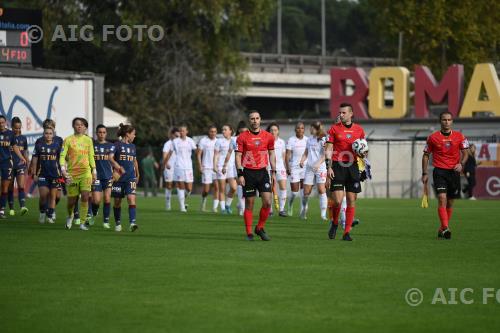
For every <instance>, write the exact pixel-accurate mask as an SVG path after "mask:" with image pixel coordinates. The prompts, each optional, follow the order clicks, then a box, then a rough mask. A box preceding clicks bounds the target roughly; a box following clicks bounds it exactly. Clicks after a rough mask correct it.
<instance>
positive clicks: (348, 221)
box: [344, 206, 356, 235]
mask: <svg viewBox="0 0 500 333" xmlns="http://www.w3.org/2000/svg"><path fill="white" fill-rule="evenodd" d="M355 211H356V207H350V206H347V208H346V209H345V231H344V235H345V234H347V233H349V232H351V227H352V221H353V220H354V212H355Z"/></svg>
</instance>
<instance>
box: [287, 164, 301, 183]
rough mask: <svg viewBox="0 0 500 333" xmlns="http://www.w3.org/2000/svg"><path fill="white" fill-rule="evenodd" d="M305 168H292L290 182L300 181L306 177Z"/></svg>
mask: <svg viewBox="0 0 500 333" xmlns="http://www.w3.org/2000/svg"><path fill="white" fill-rule="evenodd" d="M304 173H305V169H304V168H301V167H295V168H292V169H291V170H290V183H299V182H300V181H301V180H302V179H304Z"/></svg>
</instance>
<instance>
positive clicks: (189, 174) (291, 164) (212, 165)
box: [162, 120, 359, 225]
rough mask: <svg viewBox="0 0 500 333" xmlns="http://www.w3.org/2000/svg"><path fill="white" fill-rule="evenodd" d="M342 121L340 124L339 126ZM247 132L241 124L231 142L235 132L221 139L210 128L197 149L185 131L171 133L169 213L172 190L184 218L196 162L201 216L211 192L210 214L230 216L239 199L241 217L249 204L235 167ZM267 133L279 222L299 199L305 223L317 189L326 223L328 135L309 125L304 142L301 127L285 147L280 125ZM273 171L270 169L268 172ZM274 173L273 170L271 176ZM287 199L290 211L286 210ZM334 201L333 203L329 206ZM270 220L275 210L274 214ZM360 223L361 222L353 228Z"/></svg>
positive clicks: (166, 166)
mask: <svg viewBox="0 0 500 333" xmlns="http://www.w3.org/2000/svg"><path fill="white" fill-rule="evenodd" d="M338 121H340V120H338ZM246 131H248V127H247V125H246V123H245V122H243V121H242V122H240V123H239V124H238V126H237V129H236V133H237V135H236V136H233V132H234V130H233V128H232V127H231V125H229V124H226V125H223V126H222V137H219V138H218V137H217V127H216V126H210V127H209V128H208V132H207V135H206V136H204V137H202V138H201V139H200V140H199V142H198V144H196V143H195V141H194V140H193V139H192V138H190V137H188V136H187V134H188V128H187V127H186V126H184V125H183V126H181V127H179V128H173V129H172V130H171V132H170V138H169V140H168V141H166V142H165V144H164V145H163V165H162V169H163V170H164V171H163V177H164V182H165V208H166V210H171V209H172V205H171V198H172V189H173V186H174V184H175V185H176V186H177V194H178V199H179V205H180V211H181V212H186V211H187V205H186V197H187V196H189V194H190V192H191V191H192V188H193V181H194V177H193V161H192V154H193V152H194V153H195V156H196V158H195V161H196V162H197V164H198V169H199V170H200V172H201V183H202V187H203V189H202V201H201V207H200V210H201V211H204V212H206V211H208V210H207V198H208V195H209V193H210V191H211V190H212V191H213V206H212V209H211V210H212V211H213V212H218V211H219V208H220V212H221V213H222V214H232V202H233V198H234V196H235V194H236V195H237V198H238V201H237V209H238V212H239V215H241V216H242V215H243V212H244V209H245V200H244V197H243V189H242V186H241V185H238V183H237V170H236V165H235V150H236V140H237V137H238V135H239V134H241V133H243V132H246ZM266 131H267V132H269V133H271V134H272V136H273V137H274V150H275V156H276V182H275V183H273V189H272V190H273V193H274V203H275V208H276V209H277V211H278V212H277V213H278V214H279V216H281V217H287V216H292V215H293V204H294V202H295V199H296V198H299V199H300V202H301V205H300V218H301V219H304V220H305V219H307V211H308V208H309V206H308V201H309V196H310V195H311V192H312V188H313V186H314V185H316V186H317V190H318V194H319V200H320V211H321V218H322V219H323V220H325V221H326V220H328V217H327V208H328V197H327V190H326V189H327V188H328V186H327V185H328V183H329V180H328V178H327V169H326V163H325V144H326V141H327V133H326V132H325V130H324V128H323V125H322V124H321V122H319V121H316V122H314V123H313V124H311V127H310V134H311V136H310V137H307V136H305V125H304V123H302V122H299V123H297V125H296V127H295V135H294V136H292V137H290V138H289V139H288V140H287V142H286V143H285V141H284V140H283V139H282V138H280V132H279V131H280V128H279V125H278V124H276V123H271V124H269V125H268V126H267V129H266ZM268 169H269V168H268ZM268 171H270V169H269V170H268ZM287 181H289V182H290V188H291V196H290V197H289V198H287ZM287 199H288V210H286V209H285V206H286V204H287ZM331 205H332V200H330V206H331ZM346 206H347V200H346V198H345V197H343V200H342V209H341V222H342V224H343V225H345V218H346V217H345V212H346ZM271 214H272V210H271ZM357 223H359V221H358V220H355V221H354V224H357Z"/></svg>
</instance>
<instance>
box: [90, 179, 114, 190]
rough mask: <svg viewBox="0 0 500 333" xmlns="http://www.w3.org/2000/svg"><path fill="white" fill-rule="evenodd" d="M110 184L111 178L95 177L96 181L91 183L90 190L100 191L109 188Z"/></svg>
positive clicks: (111, 182)
mask: <svg viewBox="0 0 500 333" xmlns="http://www.w3.org/2000/svg"><path fill="white" fill-rule="evenodd" d="M112 184H113V180H112V179H111V178H110V179H106V178H104V179H96V181H95V182H93V183H92V192H102V191H104V190H107V189H108V188H111V185H112Z"/></svg>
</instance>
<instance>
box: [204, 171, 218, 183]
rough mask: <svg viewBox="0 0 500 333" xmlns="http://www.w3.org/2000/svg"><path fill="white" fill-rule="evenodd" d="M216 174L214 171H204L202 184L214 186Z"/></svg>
mask: <svg viewBox="0 0 500 333" xmlns="http://www.w3.org/2000/svg"><path fill="white" fill-rule="evenodd" d="M215 176H216V175H215V172H214V170H212V169H203V171H202V172H201V183H202V184H212V183H213V182H214V180H215V179H216V177H215Z"/></svg>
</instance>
